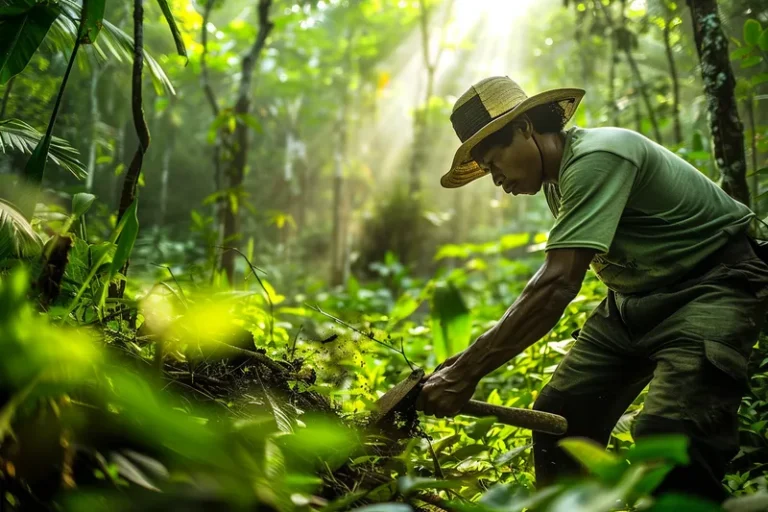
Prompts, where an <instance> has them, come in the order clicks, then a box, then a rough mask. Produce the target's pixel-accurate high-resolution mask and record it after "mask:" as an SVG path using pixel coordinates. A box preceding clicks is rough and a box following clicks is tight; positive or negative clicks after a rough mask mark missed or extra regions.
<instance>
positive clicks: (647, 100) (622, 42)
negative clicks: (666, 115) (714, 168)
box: [595, 0, 662, 144]
mask: <svg viewBox="0 0 768 512" xmlns="http://www.w3.org/2000/svg"><path fill="white" fill-rule="evenodd" d="M595 4H596V5H597V6H599V9H600V11H601V12H602V13H603V17H604V18H605V21H606V23H607V24H608V27H609V28H610V30H611V36H612V39H613V40H614V41H615V44H616V46H617V47H618V49H620V50H621V51H623V52H624V55H625V56H626V58H627V64H629V69H630V70H631V71H632V77H633V79H634V82H635V87H636V88H637V90H638V91H639V92H640V96H641V97H642V99H643V103H644V104H645V109H646V110H647V112H648V119H649V120H650V122H651V126H652V127H653V134H654V137H655V138H656V142H658V143H659V144H661V143H662V139H661V132H660V131H659V123H658V122H657V120H656V112H655V111H654V110H653V105H652V104H651V97H650V96H649V95H648V90H647V87H646V84H645V81H644V80H643V76H642V74H641V73H640V68H639V67H638V66H637V61H636V60H635V56H634V55H633V54H632V44H631V37H632V33H631V32H630V31H629V30H628V29H627V28H626V27H625V26H624V25H625V18H624V1H623V0H622V2H621V16H620V19H621V22H620V26H618V27H617V26H616V24H615V23H614V21H613V16H611V13H610V11H609V7H608V6H606V5H604V4H603V2H601V1H599V0H597V1H596V2H595Z"/></svg>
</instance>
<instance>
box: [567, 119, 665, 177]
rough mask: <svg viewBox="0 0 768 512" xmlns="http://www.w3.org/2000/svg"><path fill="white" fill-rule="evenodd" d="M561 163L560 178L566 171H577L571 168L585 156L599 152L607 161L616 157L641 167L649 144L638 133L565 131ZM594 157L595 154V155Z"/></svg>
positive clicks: (597, 129)
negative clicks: (567, 135)
mask: <svg viewBox="0 0 768 512" xmlns="http://www.w3.org/2000/svg"><path fill="white" fill-rule="evenodd" d="M569 132H570V134H569V139H570V140H569V141H568V142H567V144H566V149H565V152H564V153H563V160H562V162H561V176H563V172H564V171H565V170H566V169H569V168H571V169H570V170H573V169H572V168H578V167H579V166H578V165H573V164H575V163H576V162H578V161H579V160H581V159H582V158H584V157H585V156H587V155H594V154H596V153H602V154H604V155H605V156H606V157H607V158H611V156H610V155H612V156H614V157H619V158H621V159H623V160H626V161H629V162H630V163H632V164H634V165H635V166H636V167H638V168H640V167H642V165H643V163H644V161H645V159H646V155H647V154H648V152H649V150H650V147H651V145H652V142H651V141H650V139H648V138H646V137H645V136H643V135H642V134H640V133H637V132H635V131H632V130H627V129H625V128H616V127H604V128H579V127H573V128H571V130H569ZM595 156H597V155H595Z"/></svg>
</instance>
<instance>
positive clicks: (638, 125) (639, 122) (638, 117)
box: [632, 93, 643, 133]
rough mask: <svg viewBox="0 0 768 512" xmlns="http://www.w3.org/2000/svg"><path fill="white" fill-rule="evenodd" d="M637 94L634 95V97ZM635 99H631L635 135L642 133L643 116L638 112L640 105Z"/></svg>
mask: <svg viewBox="0 0 768 512" xmlns="http://www.w3.org/2000/svg"><path fill="white" fill-rule="evenodd" d="M636 95H637V93H635V96H636ZM637 103H638V102H637V99H636V98H633V101H632V110H633V111H634V113H635V131H636V132H637V133H643V114H642V113H641V112H640V105H638V104H637Z"/></svg>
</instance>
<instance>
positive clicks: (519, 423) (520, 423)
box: [460, 400, 568, 435]
mask: <svg viewBox="0 0 768 512" xmlns="http://www.w3.org/2000/svg"><path fill="white" fill-rule="evenodd" d="M460 414H466V415H468V416H475V417H480V416H496V419H497V420H498V422H499V423H505V424H507V425H512V426H514V427H522V428H527V429H530V430H536V431H538V432H546V433H547V434H555V435H561V434H565V431H566V430H568V422H567V421H566V420H565V418H563V417H562V416H559V415H557V414H552V413H549V412H543V411H533V410H531V409H519V408H517V407H502V406H500V405H491V404H488V403H485V402H478V401H477V400H470V401H469V403H468V404H467V405H465V406H464V408H463V409H461V412H460Z"/></svg>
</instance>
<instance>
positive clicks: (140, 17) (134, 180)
mask: <svg viewBox="0 0 768 512" xmlns="http://www.w3.org/2000/svg"><path fill="white" fill-rule="evenodd" d="M133 41H134V47H133V74H132V77H131V110H132V112H133V124H134V127H135V129H136V135H137V136H138V138H139V144H138V147H137V148H136V152H135V153H134V154H133V159H132V160H131V165H130V167H129V168H128V171H127V172H126V173H125V181H123V190H122V192H121V194H120V208H119V210H118V215H117V221H118V222H120V219H122V217H123V215H124V214H125V212H126V210H128V207H130V206H131V204H132V203H133V202H134V201H135V200H136V193H137V185H138V183H139V175H140V174H141V164H142V162H143V161H144V154H145V153H146V152H147V148H149V143H150V141H149V128H148V127H147V122H146V120H145V119H144V107H143V105H142V91H141V78H142V71H143V69H144V5H143V0H134V2H133ZM129 261H130V260H129ZM129 261H126V262H125V265H123V268H122V269H121V273H122V274H123V275H124V276H125V275H127V274H128V264H129ZM124 291H125V281H120V283H119V284H118V285H117V286H111V287H110V294H109V295H110V297H122V296H123V292H124Z"/></svg>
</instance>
